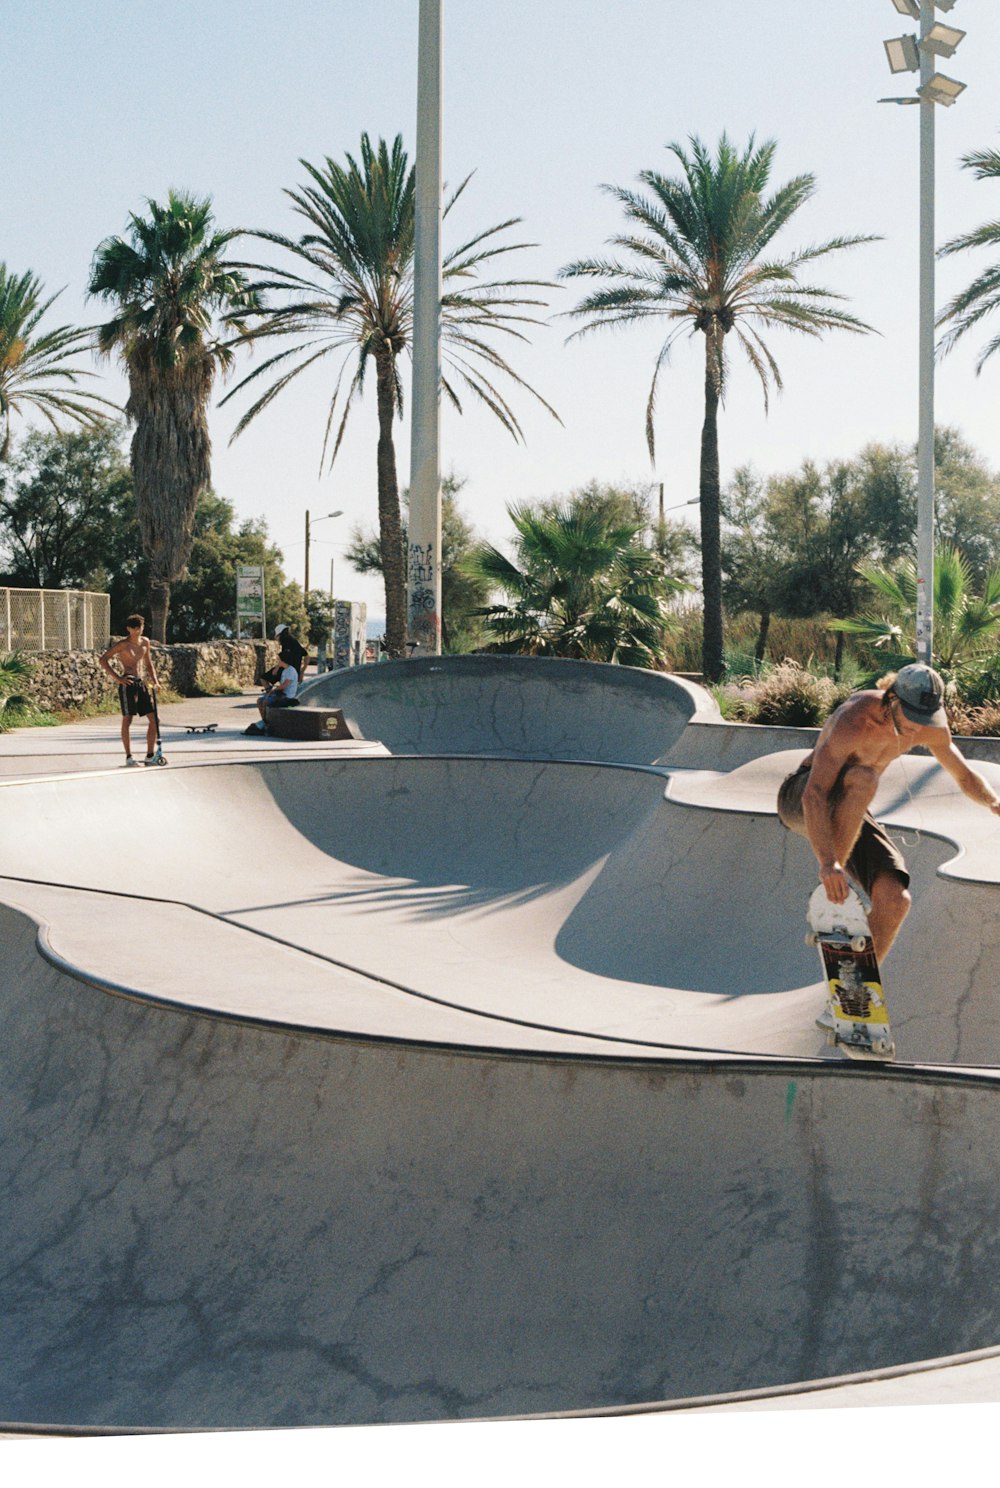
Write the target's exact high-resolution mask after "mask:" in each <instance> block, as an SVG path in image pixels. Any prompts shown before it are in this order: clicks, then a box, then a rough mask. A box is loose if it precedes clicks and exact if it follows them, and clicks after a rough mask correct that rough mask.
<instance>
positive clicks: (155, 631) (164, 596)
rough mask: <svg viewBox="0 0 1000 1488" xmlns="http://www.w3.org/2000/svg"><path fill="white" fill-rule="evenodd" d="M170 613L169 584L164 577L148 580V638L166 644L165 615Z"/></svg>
mask: <svg viewBox="0 0 1000 1488" xmlns="http://www.w3.org/2000/svg"><path fill="white" fill-rule="evenodd" d="M169 613H170V585H169V583H168V582H167V581H166V579H150V581H149V635H150V639H151V640H154V641H159V642H160V644H161V645H162V646H165V645H166V644H167V615H168V614H169Z"/></svg>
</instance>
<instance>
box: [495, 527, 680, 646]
mask: <svg viewBox="0 0 1000 1488" xmlns="http://www.w3.org/2000/svg"><path fill="white" fill-rule="evenodd" d="M507 510H508V513H509V515H510V518H511V520H512V522H513V523H514V527H515V529H516V531H517V539H516V555H515V556H516V561H515V562H512V561H511V560H510V559H509V558H507V557H506V556H505V555H504V554H503V553H501V552H500V551H499V550H498V549H497V548H495V547H494V546H493V545H492V544H489V543H484V544H482V545H481V546H480V547H479V548H478V549H477V551H476V552H475V554H474V555H473V556H472V557H471V558H470V559H469V561H468V565H467V566H468V568H469V570H470V572H472V573H473V574H475V576H476V577H477V578H480V579H484V580H486V581H487V582H488V583H489V584H490V586H491V587H492V588H493V589H494V590H499V591H500V592H501V593H502V594H503V595H504V596H505V599H504V601H503V602H502V603H496V604H493V605H490V606H488V607H487V608H485V609H484V610H483V617H484V622H485V628H486V631H487V634H488V635H489V636H490V637H491V639H490V641H489V642H488V644H487V646H486V647H485V649H486V650H488V651H500V652H515V653H520V654H527V655H532V656H565V657H571V658H576V659H578V660H584V661H605V662H618V663H620V664H621V665H623V666H637V667H660V666H662V665H663V652H664V645H665V641H666V638H667V636H668V634H669V632H670V631H671V629H672V627H673V623H674V622H673V618H672V616H671V613H670V600H671V599H672V598H673V596H675V595H676V594H677V593H678V592H679V591H680V590H681V589H682V588H684V587H685V586H684V585H683V584H682V583H681V582H680V581H679V580H677V579H675V578H674V577H672V576H671V575H670V573H669V572H668V569H667V562H666V560H664V559H663V558H661V557H660V555H659V553H657V552H656V550H655V548H650V547H647V546H646V545H645V543H644V542H643V538H644V537H646V536H647V528H646V524H645V523H644V522H641V521H637V520H636V519H635V518H634V517H633V518H631V519H628V520H624V519H621V518H615V517H609V516H608V514H607V513H606V512H605V513H602V512H601V511H600V510H594V509H590V510H587V509H586V508H584V509H583V510H578V509H576V508H575V507H574V504H573V502H572V500H570V501H569V502H568V503H566V505H565V506H557V507H552V505H551V504H549V505H548V506H543V507H536V508H532V507H529V506H527V505H519V506H518V505H515V506H509V507H508V508H507Z"/></svg>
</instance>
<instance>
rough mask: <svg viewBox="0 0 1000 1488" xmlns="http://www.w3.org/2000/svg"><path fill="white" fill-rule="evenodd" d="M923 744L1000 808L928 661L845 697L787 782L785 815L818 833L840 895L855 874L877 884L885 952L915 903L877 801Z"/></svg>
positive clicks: (980, 797)
mask: <svg viewBox="0 0 1000 1488" xmlns="http://www.w3.org/2000/svg"><path fill="white" fill-rule="evenodd" d="M916 744H923V745H925V746H926V748H927V749H928V750H930V752H931V754H932V755H933V756H934V758H935V759H936V760H937V762H938V764H939V765H940V766H941V767H942V769H945V770H947V771H948V774H949V775H950V776H951V777H952V779H953V780H954V781H955V783H956V784H957V785H958V786H959V787H960V789H961V790H962V791H963V792H964V794H965V795H967V796H968V797H969V799H970V800H972V801H975V802H977V803H978V804H979V805H980V806H985V807H986V809H987V810H988V811H992V812H993V813H994V814H995V815H997V816H1000V799H998V797H997V796H996V794H995V793H994V792H993V790H992V789H991V788H990V786H989V785H988V784H987V783H986V781H985V780H984V779H983V777H982V775H980V774H979V772H978V771H976V770H973V769H971V768H970V766H969V765H968V764H967V763H966V761H965V759H964V758H963V756H962V755H961V754H960V753H959V751H958V749H957V748H956V747H955V745H954V744H953V743H952V738H951V730H950V729H949V727H948V717H947V714H946V713H945V711H944V682H943V681H942V679H941V677H940V676H939V675H938V673H937V672H935V671H934V670H933V669H932V668H931V667H928V666H923V665H922V664H921V663H914V664H913V665H911V666H905V667H903V668H902V669H901V670H900V671H898V672H895V673H890V675H889V676H887V677H883V678H882V679H881V681H880V683H879V686H878V688H877V689H872V690H871V691H866V692H857V693H855V694H854V695H853V697H849V698H848V699H847V701H846V702H845V703H841V705H840V707H839V708H837V709H835V711H834V712H833V713H831V714H830V717H829V718H828V719H827V721H826V723H825V724H824V725H823V729H822V731H821V733H820V736H819V738H818V739H817V741H816V747H815V749H813V750H812V752H811V753H810V754H808V755H807V756H806V758H805V759H804V760H803V761H802V763H801V765H799V767H798V769H797V770H794V771H793V772H792V774H791V775H789V776H788V777H787V778H786V779H785V780H784V781H783V782H782V784H781V788H780V790H779V791H778V817H779V819H780V820H781V821H782V822H783V823H784V825H785V826H786V827H789V828H790V829H791V830H792V831H793V832H799V833H800V834H801V835H802V836H803V837H806V838H807V839H808V841H809V844H810V846H811V847H812V850H813V852H814V853H815V854H816V861H817V862H818V864H819V877H820V882H821V883H822V885H823V887H824V888H825V889H826V892H827V894H828V896H829V897H830V899H832V900H833V902H834V903H835V904H843V902H844V901H845V899H846V898H847V891H848V881H847V875H848V873H849V874H850V875H851V876H852V877H853V878H855V879H856V880H857V881H858V883H860V884H861V885H862V886H863V888H864V889H865V891H866V892H867V894H868V896H869V898H870V899H871V905H872V907H871V910H870V912H869V915H868V922H869V925H870V926H871V932H872V941H873V942H874V946H875V955H876V956H877V957H878V959H879V961H881V960H882V957H883V956H885V955H886V954H887V953H888V951H889V950H890V948H891V946H892V943H893V941H894V940H895V939H896V935H897V934H898V932H899V928H900V926H901V925H902V923H903V921H904V919H905V918H906V914H907V911H908V910H909V908H910V903H911V898H910V893H909V887H908V886H909V882H910V875H909V873H908V872H907V871H906V864H905V862H904V861H903V856H902V854H901V853H900V851H899V849H898V848H897V847H896V844H895V843H894V842H893V841H892V839H891V838H890V837H889V835H888V833H887V832H886V831H885V829H884V827H882V826H880V825H879V823H878V822H877V821H876V820H875V818H874V817H873V816H872V815H871V813H870V812H869V810H868V807H869V806H870V805H871V802H872V799H873V798H874V795H875V790H876V787H877V786H878V782H879V778H880V776H881V774H882V772H883V770H884V769H885V768H886V766H887V765H890V764H891V763H892V761H893V760H895V759H898V758H899V756H900V755H902V754H906V752H907V751H908V750H910V749H912V748H913V747H914V745H916Z"/></svg>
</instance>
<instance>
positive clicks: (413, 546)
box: [407, 0, 441, 655]
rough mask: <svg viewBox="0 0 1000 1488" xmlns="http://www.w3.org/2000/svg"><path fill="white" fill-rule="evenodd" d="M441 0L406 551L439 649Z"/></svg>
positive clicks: (422, 153) (422, 27) (412, 618)
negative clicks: (407, 547) (407, 546)
mask: <svg viewBox="0 0 1000 1488" xmlns="http://www.w3.org/2000/svg"><path fill="white" fill-rule="evenodd" d="M440 398H441V0H420V15H419V42H418V50H417V159H416V224H415V236H414V250H413V414H412V420H413V421H412V425H411V439H410V521H409V536H408V545H409V551H408V553H407V581H408V582H407V602H408V609H409V615H408V628H409V636H408V638H409V640H411V641H416V642H417V643H418V644H419V646H420V648H421V650H422V651H424V653H425V654H427V653H430V654H432V655H440V653H441V455H440V424H441V417H440Z"/></svg>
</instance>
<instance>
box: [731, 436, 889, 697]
mask: <svg viewBox="0 0 1000 1488" xmlns="http://www.w3.org/2000/svg"><path fill="white" fill-rule="evenodd" d="M915 493H916V483H915V471H914V467H913V462H912V460H911V459H910V457H909V456H908V455H907V454H906V452H905V451H903V450H901V449H887V448H885V447H884V446H880V445H869V446H868V447H867V448H866V449H864V450H862V452H861V454H860V455H859V456H858V457H857V458H856V459H854V460H846V461H845V460H839V461H831V462H830V463H829V464H827V465H826V466H824V467H822V468H821V467H819V466H817V465H816V464H814V463H813V462H812V461H809V460H807V461H804V462H803V465H802V467H801V469H800V470H799V471H797V472H795V473H794V474H791V475H786V476H772V477H771V478H770V479H768V480H767V481H766V483H765V482H763V481H761V480H760V478H759V477H757V476H755V475H754V474H753V473H752V472H750V471H748V470H743V471H737V473H736V477H735V479H734V481H733V484H732V486H731V487H730V488H729V490H728V492H727V494H726V500H725V503H724V514H725V516H726V520H727V528H726V536H725V541H724V547H723V571H724V586H725V591H724V592H725V595H726V602H727V604H728V605H729V607H730V610H731V611H737V610H750V611H754V612H756V613H757V614H758V615H759V616H760V627H759V630H758V637H757V647H756V655H757V658H758V660H762V659H763V657H764V654H765V650H766V645H767V633H768V628H769V624H770V618H771V616H772V615H782V616H785V617H789V618H793V619H803V618H807V617H811V616H814V615H821V614H826V615H834V616H849V615H852V614H854V613H855V612H856V611H857V609H858V608H859V606H860V605H861V603H862V602H863V600H864V598H865V596H866V594H867V585H866V582H865V580H864V579H863V578H862V576H861V574H860V573H859V571H858V569H857V566H856V565H857V564H858V563H859V562H860V561H861V560H862V559H865V558H868V559H879V560H882V561H884V562H888V563H892V562H895V561H896V560H897V559H898V558H900V557H901V556H902V555H904V554H906V553H909V552H910V551H911V550H912V545H913V531H914V521H915V512H916V504H915V503H916V494H915ZM843 650H844V635H843V633H842V632H839V633H838V636H837V654H836V660H835V663H834V672H835V675H836V676H838V677H839V675H840V672H841V668H842V664H843Z"/></svg>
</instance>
